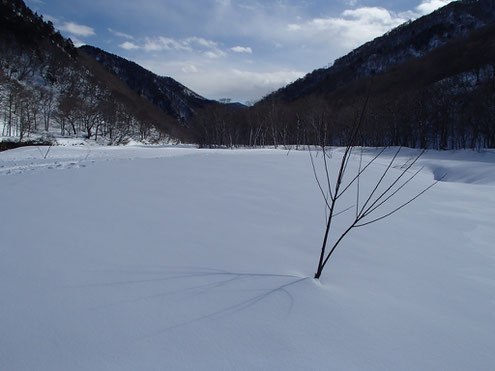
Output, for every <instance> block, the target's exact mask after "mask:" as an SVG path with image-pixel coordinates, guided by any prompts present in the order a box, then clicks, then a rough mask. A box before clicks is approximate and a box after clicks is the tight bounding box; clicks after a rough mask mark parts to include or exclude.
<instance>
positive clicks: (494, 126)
mask: <svg viewBox="0 0 495 371" xmlns="http://www.w3.org/2000/svg"><path fill="white" fill-rule="evenodd" d="M494 101H495V0H477V1H475V0H462V1H457V2H453V3H450V4H448V5H447V6H445V7H443V8H441V9H438V10H437V11H435V12H433V13H432V14H429V15H426V16H423V17H421V18H419V19H417V20H415V21H413V22H407V23H405V24H403V25H401V26H399V27H397V28H396V29H394V30H392V31H390V32H388V33H386V34H385V35H383V36H381V37H378V38H376V39H375V40H373V41H370V42H368V43H366V44H364V45H363V46H361V47H359V48H357V49H355V50H354V51H352V52H351V53H349V54H348V55H346V56H344V57H342V58H340V59H338V60H336V61H335V63H334V64H333V66H331V67H329V68H326V69H319V70H316V71H313V72H311V73H309V74H308V75H306V76H305V77H304V78H302V79H299V80H298V81H296V82H294V83H292V84H290V85H288V86H286V87H284V88H281V89H279V90H278V91H276V92H274V93H272V94H270V95H268V96H267V97H265V98H264V99H263V100H261V101H260V102H258V103H257V104H256V105H255V106H254V107H252V108H251V109H250V110H249V112H248V114H247V115H246V117H245V118H244V122H243V123H242V125H243V126H242V128H241V130H242V135H240V136H241V137H242V138H243V139H242V140H243V142H244V143H246V144H248V145H267V144H268V145H275V146H277V145H280V144H284V145H296V146H298V145H300V144H308V143H310V144H314V143H317V144H321V145H328V144H331V145H343V144H346V143H347V139H346V138H348V137H349V131H350V130H351V129H350V128H351V127H353V126H354V125H356V124H357V122H361V123H362V124H360V125H361V128H360V132H359V136H358V138H357V139H356V140H357V144H361V145H367V146H383V145H401V146H408V147H422V148H435V149H449V148H453V149H457V148H476V149H481V148H486V147H490V148H493V147H495V109H494V105H493V102H494ZM363 113H364V115H363ZM237 121H240V120H238V119H237ZM230 130H231V131H232V132H236V131H239V127H237V126H235V124H234V127H232V128H230Z"/></svg>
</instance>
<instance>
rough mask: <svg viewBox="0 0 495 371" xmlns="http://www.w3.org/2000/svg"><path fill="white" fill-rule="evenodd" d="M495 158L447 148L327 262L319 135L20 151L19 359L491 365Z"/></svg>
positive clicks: (8, 227)
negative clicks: (400, 205)
mask: <svg viewBox="0 0 495 371" xmlns="http://www.w3.org/2000/svg"><path fill="white" fill-rule="evenodd" d="M341 152H342V149H339V148H335V149H333V151H332V156H333V159H334V160H335V161H337V159H338V157H339V155H340V154H341ZM375 153H376V150H375V149H371V148H368V149H365V150H364V154H363V161H368V160H369V159H370V158H372V156H373V155H374V154H375ZM415 153H417V151H416V150H404V151H402V152H401V155H400V156H403V158H404V159H407V158H408V157H410V156H412V155H414V154H415ZM392 154H393V150H392V149H391V150H387V151H386V153H385V154H384V155H383V156H382V157H380V159H379V161H378V162H376V163H375V164H373V165H372V167H371V171H370V172H369V173H368V174H367V177H365V178H363V181H362V183H363V184H365V183H366V182H367V181H368V180H370V179H372V178H374V177H376V176H377V174H380V172H381V171H382V169H383V167H384V166H386V164H387V162H388V160H389V159H390V156H392ZM44 157H46V158H44ZM359 159H360V155H354V156H352V157H351V160H350V164H349V166H350V168H352V169H355V168H356V166H358V162H359ZM334 160H332V161H334ZM316 161H317V165H318V166H319V165H321V156H320V157H318V158H316ZM494 164H495V152H494V151H492V150H485V151H482V152H474V151H443V152H436V151H430V152H427V153H426V154H425V155H423V156H422V157H421V159H420V160H419V162H418V164H417V165H415V168H417V167H419V166H422V167H424V169H423V170H422V171H421V173H420V174H419V175H418V177H416V178H415V179H414V184H413V185H412V186H411V187H409V190H408V191H407V192H406V193H405V194H404V195H403V196H401V197H406V198H407V197H409V194H408V192H411V193H414V192H415V191H416V190H417V189H422V188H423V187H425V186H427V185H429V184H431V183H432V182H433V181H434V179H435V178H438V177H439V176H441V175H443V174H445V173H447V176H446V177H445V178H444V179H443V181H441V182H439V183H437V184H436V185H435V186H434V187H433V188H431V189H430V190H429V191H428V192H426V193H425V194H424V195H423V196H421V197H420V198H418V199H417V200H415V201H414V202H413V203H412V204H411V205H409V206H408V207H407V208H405V209H403V210H401V211H399V212H398V213H397V214H395V215H394V216H393V217H391V218H389V219H385V220H383V221H380V222H377V223H376V224H373V225H370V226H369V227H363V228H362V229H358V230H356V233H353V234H351V235H350V236H349V238H347V239H346V240H345V241H344V242H343V243H342V245H341V246H340V247H339V249H337V250H336V252H335V254H334V256H332V259H331V261H329V263H328V266H327V267H326V270H325V271H324V273H323V275H322V277H321V280H319V281H318V280H314V279H313V278H312V277H313V275H314V270H315V268H316V264H317V258H318V254H319V247H320V246H321V240H322V237H323V231H324V227H325V209H324V204H323V203H322V198H321V194H320V193H319V191H318V188H317V186H316V184H315V181H314V178H313V173H312V170H311V164H310V157H309V154H308V152H307V151H296V150H292V151H290V152H288V151H287V150H281V149H251V150H206V149H203V150H200V149H196V148H194V147H190V146H183V147H180V146H163V147H146V146H140V145H136V146H126V147H108V146H89V145H85V146H58V147H52V148H51V149H50V150H49V151H48V147H24V148H18V149H15V150H11V151H6V152H2V153H0V204H1V205H2V217H1V221H0V235H1V236H2V243H1V244H0V257H1V258H0V297H1V298H2V305H1V306H0V328H1V329H2V331H0V366H1V367H0V368H2V369H5V370H33V369H43V370H136V369H143V370H144V369H146V370H163V369H170V370H173V369H181V370H197V369H209V370H234V369H235V370H254V369H256V370H276V369H279V370H281V369H283V370H302V369H307V370H310V369H311V370H329V369H332V370H364V369H365V370H385V369H389V370H391V369H393V370H439V369H448V370H467V369H473V370H491V369H493V365H494V364H495V354H494V352H493V343H494V342H495V335H494V334H495V325H494V324H495V269H494V267H495V250H494V247H493V241H494V240H495V230H494V228H493V220H494V219H495V192H494V190H495V172H494V171H493V168H494ZM391 171H394V172H397V171H400V169H391ZM347 201H349V202H350V203H351V204H352V202H353V200H352V199H349V200H346V202H347ZM345 206H347V204H346V205H345ZM351 213H352V212H351ZM335 220H336V223H337V224H338V225H337V227H338V226H339V223H341V224H342V225H343V223H345V216H344V217H343V218H342V219H341V218H337V219H335Z"/></svg>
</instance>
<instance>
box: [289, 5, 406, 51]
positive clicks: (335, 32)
mask: <svg viewBox="0 0 495 371" xmlns="http://www.w3.org/2000/svg"><path fill="white" fill-rule="evenodd" d="M406 20H407V19H405V18H403V17H402V16H401V15H398V14H395V13H394V12H391V11H389V10H387V9H385V8H379V7H361V8H357V9H352V10H351V9H348V10H345V11H344V12H342V14H341V16H340V17H328V18H314V19H312V20H310V21H307V22H305V23H301V24H289V25H288V27H287V28H288V30H289V31H290V33H292V34H293V35H294V36H296V37H299V38H300V39H302V40H303V41H305V42H311V43H314V42H315V41H316V42H318V43H325V40H326V41H327V42H331V43H333V44H334V45H335V44H340V45H341V46H343V47H345V48H353V47H357V46H359V45H361V44H363V43H364V42H366V41H369V40H371V39H373V38H375V37H377V36H380V35H382V34H383V33H385V32H387V31H388V30H390V29H391V28H393V27H396V26H398V25H400V24H401V23H403V22H405V21H406Z"/></svg>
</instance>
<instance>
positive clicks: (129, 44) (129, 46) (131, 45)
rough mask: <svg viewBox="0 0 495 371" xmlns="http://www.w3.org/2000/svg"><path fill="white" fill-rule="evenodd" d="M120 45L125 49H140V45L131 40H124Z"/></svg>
mask: <svg viewBox="0 0 495 371" xmlns="http://www.w3.org/2000/svg"><path fill="white" fill-rule="evenodd" d="M119 47H121V48H122V49H125V50H135V49H139V46H138V45H136V44H134V43H133V42H130V41H125V42H123V43H122V44H120V45H119Z"/></svg>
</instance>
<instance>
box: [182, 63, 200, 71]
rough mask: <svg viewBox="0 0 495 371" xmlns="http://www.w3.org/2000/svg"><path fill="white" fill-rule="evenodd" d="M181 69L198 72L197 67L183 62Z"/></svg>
mask: <svg viewBox="0 0 495 371" xmlns="http://www.w3.org/2000/svg"><path fill="white" fill-rule="evenodd" d="M181 71H182V72H184V73H196V72H198V68H197V67H196V66H195V65H194V64H184V65H183V66H182V68H181Z"/></svg>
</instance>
